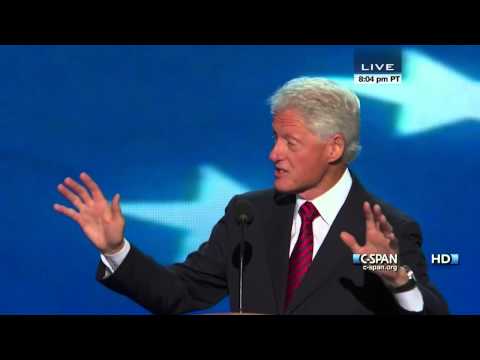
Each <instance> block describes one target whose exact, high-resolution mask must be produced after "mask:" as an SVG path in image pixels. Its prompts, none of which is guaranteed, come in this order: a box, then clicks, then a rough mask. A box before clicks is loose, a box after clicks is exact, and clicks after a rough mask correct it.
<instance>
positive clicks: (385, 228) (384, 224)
mask: <svg viewBox="0 0 480 360" xmlns="http://www.w3.org/2000/svg"><path fill="white" fill-rule="evenodd" d="M380 230H382V232H383V233H384V234H390V233H393V227H392V225H390V223H389V222H388V220H387V218H386V217H385V215H382V216H380Z"/></svg>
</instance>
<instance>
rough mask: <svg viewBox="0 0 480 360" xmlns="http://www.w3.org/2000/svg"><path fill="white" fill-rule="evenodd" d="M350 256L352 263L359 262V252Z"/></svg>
mask: <svg viewBox="0 0 480 360" xmlns="http://www.w3.org/2000/svg"><path fill="white" fill-rule="evenodd" d="M352 258H353V263H354V264H360V254H353V255H352Z"/></svg>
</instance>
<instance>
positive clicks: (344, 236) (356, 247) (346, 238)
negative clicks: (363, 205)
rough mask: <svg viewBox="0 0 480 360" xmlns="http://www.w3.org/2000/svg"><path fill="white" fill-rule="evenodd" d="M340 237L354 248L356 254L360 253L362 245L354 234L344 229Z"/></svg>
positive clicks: (351, 248)
mask: <svg viewBox="0 0 480 360" xmlns="http://www.w3.org/2000/svg"><path fill="white" fill-rule="evenodd" d="M340 238H341V239H342V240H343V242H344V243H345V244H346V245H347V246H348V247H349V248H350V250H352V252H353V253H354V254H358V253H360V249H361V246H360V245H358V243H357V240H356V239H355V236H353V235H352V234H350V233H348V232H346V231H342V232H341V233H340Z"/></svg>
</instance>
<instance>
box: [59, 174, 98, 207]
mask: <svg viewBox="0 0 480 360" xmlns="http://www.w3.org/2000/svg"><path fill="white" fill-rule="evenodd" d="M64 183H65V184H66V185H68V187H70V188H71V189H72V190H73V191H75V193H76V194H77V195H80V198H81V199H82V201H83V202H84V203H85V204H91V203H92V202H93V200H92V198H91V197H90V194H89V193H88V192H87V190H86V189H85V188H84V187H83V186H82V185H80V184H79V183H77V182H76V181H75V180H73V179H72V178H70V177H67V178H66V179H65V181H64Z"/></svg>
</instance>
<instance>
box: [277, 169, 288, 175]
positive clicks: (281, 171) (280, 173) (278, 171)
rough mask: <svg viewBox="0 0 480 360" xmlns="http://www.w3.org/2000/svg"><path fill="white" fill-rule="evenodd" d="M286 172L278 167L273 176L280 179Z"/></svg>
mask: <svg viewBox="0 0 480 360" xmlns="http://www.w3.org/2000/svg"><path fill="white" fill-rule="evenodd" d="M287 172H288V171H287V170H285V169H282V168H279V167H275V176H276V177H280V176H283V175H285V174H286V173H287Z"/></svg>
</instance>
